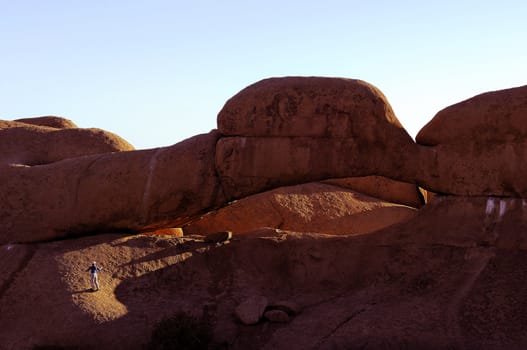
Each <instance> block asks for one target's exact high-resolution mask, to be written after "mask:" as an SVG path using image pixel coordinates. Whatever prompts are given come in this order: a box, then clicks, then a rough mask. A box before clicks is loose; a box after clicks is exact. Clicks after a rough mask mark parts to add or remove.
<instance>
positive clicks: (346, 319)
mask: <svg viewBox="0 0 527 350" xmlns="http://www.w3.org/2000/svg"><path fill="white" fill-rule="evenodd" d="M526 213H527V207H526V206H525V205H524V204H523V203H522V200H521V199H504V198H487V197H477V198H476V197H442V198H438V199H436V200H434V201H433V202H432V203H430V204H428V205H427V206H426V207H424V208H423V209H422V210H421V211H420V212H419V214H418V215H417V216H416V217H414V218H413V219H411V220H409V221H408V222H406V223H402V224H399V225H396V226H392V227H390V228H387V229H385V230H381V231H377V232H373V233H368V234H364V235H360V236H347V237H342V236H341V237H335V236H327V235H322V234H308V233H295V232H290V231H283V230H274V229H261V230H257V231H253V232H251V233H247V234H245V235H243V236H239V237H238V238H237V239H236V240H232V241H230V242H228V243H225V244H221V245H218V244H208V243H204V242H203V240H202V239H201V238H199V237H196V239H194V238H193V237H182V238H175V237H170V236H151V235H148V236H146V235H135V236H130V235H123V234H113V235H109V234H108V235H98V236H93V237H85V238H79V239H70V240H62V241H57V242H48V243H40V244H33V245H31V246H30V247H31V249H32V250H33V252H32V253H31V254H27V252H26V251H24V249H25V248H22V249H19V248H21V247H22V246H20V245H19V246H17V247H12V248H11V249H10V250H8V248H7V247H8V246H5V245H4V246H0V261H2V262H6V263H7V264H8V265H4V268H5V266H8V268H7V269H5V271H7V273H8V274H9V276H11V277H10V278H8V279H6V280H3V281H2V283H3V284H2V293H1V294H0V309H1V310H2V317H1V318H0V343H1V344H2V346H3V347H5V348H6V349H20V348H32V347H33V346H37V345H39V346H44V345H48V346H51V345H60V346H62V347H68V346H70V347H74V346H84V347H88V348H97V349H115V348H118V347H121V348H127V349H141V348H143V346H144V345H145V344H146V343H147V342H148V339H149V336H150V334H151V331H152V329H153V327H154V325H155V324H156V322H157V321H158V320H160V319H162V318H164V317H167V316H171V315H173V314H176V313H177V312H180V311H184V312H186V313H188V314H190V315H192V316H194V317H197V318H198V319H203V320H206V321H207V322H210V324H211V325H212V328H213V345H215V346H218V347H221V346H223V347H228V348H229V349H235V350H236V349H248V348H255V349H275V350H276V349H289V350H296V349H330V348H338V349H350V348H351V349H352V348H360V347H364V346H366V345H365V344H368V345H367V346H368V347H372V348H383V347H385V348H400V347H408V348H434V349H449V348H466V349H476V348H477V349H520V348H524V347H526V346H527V337H526V336H525V333H524V332H522V331H521V330H522V329H523V327H524V325H525V324H526V322H527V318H526V317H525V313H524V312H523V310H524V309H525V307H527V302H526V301H525V297H524V292H523V290H524V289H523V287H522V286H523V285H524V284H525V283H527V280H526V276H527V235H526V233H527V222H526V221H525V217H526ZM13 249H19V250H18V251H16V252H15V251H14V250H13ZM8 256H12V257H19V258H17V259H14V260H13V268H11V266H10V265H9V264H10V263H11V259H9V258H8ZM92 260H96V261H97V262H98V263H99V264H100V265H102V266H104V270H103V271H101V273H100V280H101V290H100V291H99V292H95V293H93V292H90V291H89V274H88V273H87V272H86V271H85V270H86V268H87V266H89V265H90V262H91V261H92ZM256 295H261V296H265V297H266V298H267V299H268V300H269V305H270V307H271V306H272V305H280V304H283V303H280V302H279V301H280V300H290V301H294V303H295V304H297V305H295V306H293V307H290V308H291V310H293V309H295V310H297V309H299V307H301V308H302V309H303V310H302V312H300V313H298V312H292V315H291V319H290V322H288V323H270V322H267V321H261V322H259V323H257V324H254V325H251V326H246V325H243V324H242V323H241V322H239V321H238V320H237V319H236V318H235V317H233V315H234V311H235V309H236V307H237V306H238V305H240V304H242V303H243V302H244V301H245V300H247V298H248V297H250V296H256ZM275 301H278V302H275ZM285 310H287V309H284V310H283V311H285ZM286 312H287V311H286ZM497 315H499V317H498V316H497ZM65 322H67V327H64V326H57V325H64V324H65ZM292 339H294V341H292Z"/></svg>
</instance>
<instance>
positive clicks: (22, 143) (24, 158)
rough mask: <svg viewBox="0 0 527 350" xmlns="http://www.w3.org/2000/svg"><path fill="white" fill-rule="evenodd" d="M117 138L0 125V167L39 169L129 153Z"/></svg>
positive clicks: (105, 134) (9, 123)
mask: <svg viewBox="0 0 527 350" xmlns="http://www.w3.org/2000/svg"><path fill="white" fill-rule="evenodd" d="M133 149H134V148H133V146H132V145H130V144H129V143H128V142H126V141H125V140H124V139H122V138H121V137H119V136H117V135H115V134H112V133H110V132H108V131H104V130H100V129H78V128H65V129H57V128H52V127H47V126H38V125H31V124H27V123H21V122H12V121H0V166H3V165H5V164H11V163H14V164H22V165H42V164H49V163H53V162H57V161H60V160H63V159H67V158H76V157H81V156H85V155H91V154H100V153H109V152H118V151H130V150H133Z"/></svg>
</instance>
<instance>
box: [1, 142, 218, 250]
mask: <svg viewBox="0 0 527 350" xmlns="http://www.w3.org/2000/svg"><path fill="white" fill-rule="evenodd" d="M217 138H218V135H217V133H215V132H212V133H210V134H206V135H199V136H196V137H193V138H190V139H188V140H186V141H184V142H181V143H179V144H176V145H174V146H171V147H164V148H157V149H151V150H142V151H134V152H116V153H104V154H98V155H91V156H85V157H77V158H70V159H66V160H63V161H61V162H55V163H51V164H47V165H42V166H23V165H11V166H6V167H5V168H4V169H2V171H1V172H0V183H2V186H0V197H1V198H2V201H1V202H0V220H1V221H0V222H1V227H2V234H1V236H0V242H2V243H7V242H31V241H39V240H51V239H57V238H62V237H68V236H74V235H80V234H87V233H96V232H101V231H103V230H106V231H115V230H125V231H141V230H150V229H154V228H157V227H177V226H179V225H178V224H179V223H180V222H181V221H184V220H186V219H188V217H189V216H192V215H196V213H200V212H203V211H204V210H205V209H207V208H210V207H215V206H218V205H219V204H223V203H224V202H225V200H224V199H223V196H222V194H221V188H220V184H219V182H218V179H217V177H216V175H215V174H216V173H215V169H214V161H213V155H214V147H215V145H216V141H217Z"/></svg>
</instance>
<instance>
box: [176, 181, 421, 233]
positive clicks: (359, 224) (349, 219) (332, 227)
mask: <svg viewBox="0 0 527 350" xmlns="http://www.w3.org/2000/svg"><path fill="white" fill-rule="evenodd" d="M416 212H417V211H416V209H414V208H411V207H407V206H403V205H399V204H395V203H389V202H385V201H382V200H379V199H377V198H373V197H369V196H366V195H363V194H361V193H358V192H355V191H352V190H350V189H346V188H343V187H337V186H333V185H329V184H322V183H309V184H303V185H297V186H290V187H281V188H278V189H275V190H272V191H268V192H262V193H259V194H256V195H253V196H249V197H246V198H243V199H240V200H238V201H236V202H233V203H231V204H230V205H228V206H226V207H224V208H221V209H219V210H216V211H211V212H209V213H207V214H206V215H204V216H203V217H202V218H201V219H199V220H196V221H193V222H191V223H189V224H187V225H185V226H184V231H185V233H187V234H201V235H204V234H209V233H213V232H216V231H224V230H229V231H232V232H233V233H234V234H241V233H244V232H248V231H253V230H256V229H258V228H260V227H272V228H279V229H284V230H290V231H298V232H317V233H324V234H333V235H356V234H363V233H368V232H373V231H377V230H379V229H381V228H384V227H387V226H390V225H393V224H396V223H399V222H402V221H405V220H409V219H410V218H412V217H413V216H414V215H415V214H416Z"/></svg>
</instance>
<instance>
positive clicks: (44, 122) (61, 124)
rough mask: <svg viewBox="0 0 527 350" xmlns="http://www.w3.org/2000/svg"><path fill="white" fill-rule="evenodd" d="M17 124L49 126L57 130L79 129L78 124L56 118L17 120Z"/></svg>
mask: <svg viewBox="0 0 527 350" xmlns="http://www.w3.org/2000/svg"><path fill="white" fill-rule="evenodd" d="M14 121H15V122H20V123H26V124H32V125H39V126H48V127H50V128H56V129H70V128H77V124H75V123H74V122H73V121H71V120H69V119H66V118H63V117H56V116H45V117H35V118H21V119H15V120H14Z"/></svg>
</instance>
